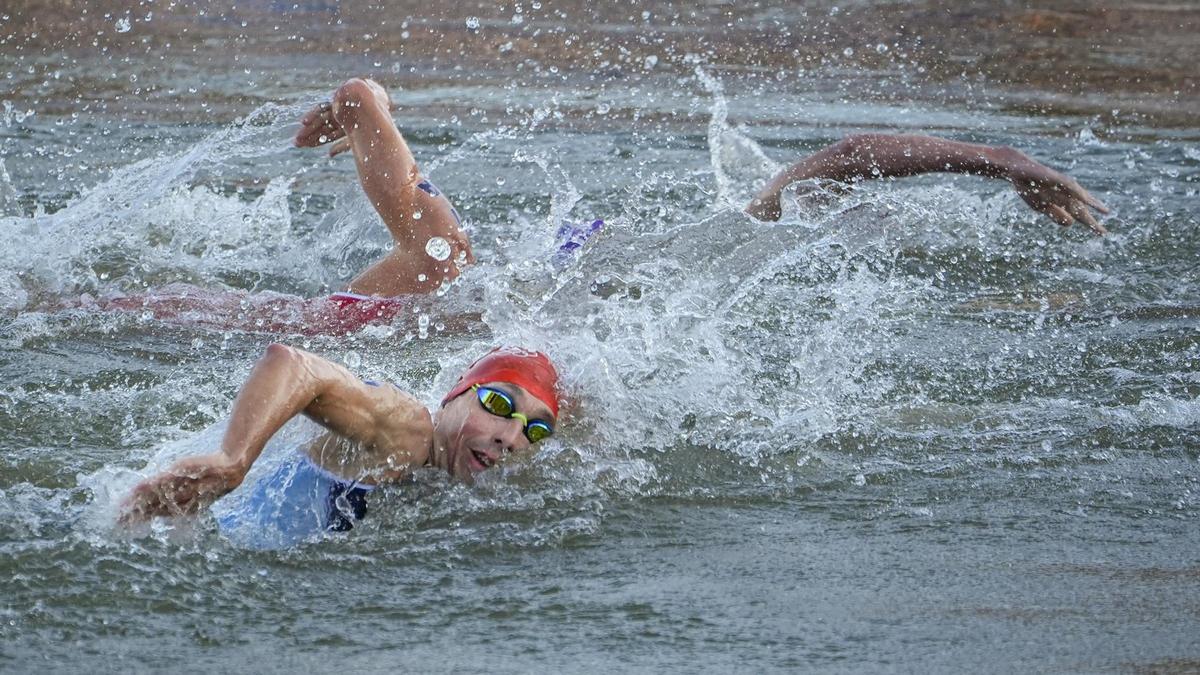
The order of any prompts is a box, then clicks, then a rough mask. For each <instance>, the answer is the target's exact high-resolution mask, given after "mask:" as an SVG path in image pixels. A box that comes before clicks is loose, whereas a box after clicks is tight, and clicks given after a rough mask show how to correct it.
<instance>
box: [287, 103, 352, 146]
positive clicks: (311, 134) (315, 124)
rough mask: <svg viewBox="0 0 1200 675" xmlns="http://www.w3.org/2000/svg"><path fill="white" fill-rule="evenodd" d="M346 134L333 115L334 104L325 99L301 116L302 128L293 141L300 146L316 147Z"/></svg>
mask: <svg viewBox="0 0 1200 675" xmlns="http://www.w3.org/2000/svg"><path fill="white" fill-rule="evenodd" d="M345 135H346V132H345V131H344V130H343V129H342V126H341V125H340V124H338V121H337V119H336V118H334V116H333V104H332V103H329V102H328V101H325V102H323V103H319V104H317V105H315V106H313V107H312V109H311V110H309V111H308V112H306V113H304V115H302V116H301V117H300V130H299V131H297V132H296V138H295V139H293V140H292V142H293V143H295V145H296V147H298V148H315V147H317V146H318V145H324V144H326V143H329V142H331V141H336V140H338V139H340V138H343V137H345Z"/></svg>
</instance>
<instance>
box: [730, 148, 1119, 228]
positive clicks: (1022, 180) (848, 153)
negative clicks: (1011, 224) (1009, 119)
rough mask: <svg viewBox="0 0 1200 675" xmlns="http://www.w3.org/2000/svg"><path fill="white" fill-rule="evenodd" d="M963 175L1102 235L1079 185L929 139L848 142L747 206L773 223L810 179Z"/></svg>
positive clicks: (1015, 154) (1005, 151)
mask: <svg viewBox="0 0 1200 675" xmlns="http://www.w3.org/2000/svg"><path fill="white" fill-rule="evenodd" d="M935 172H949V173H964V174H970V175H975V176H983V177H985V178H1003V179H1005V180H1008V181H1010V182H1012V183H1013V186H1014V187H1015V188H1016V190H1017V192H1018V194H1020V195H1021V198H1022V199H1024V200H1025V202H1026V203H1027V204H1029V206H1030V207H1031V208H1033V209H1035V210H1037V211H1039V212H1041V213H1044V214H1046V215H1047V216H1049V217H1050V218H1051V219H1053V220H1054V221H1055V222H1057V223H1059V224H1060V225H1070V224H1071V223H1072V222H1074V221H1076V220H1079V221H1082V222H1083V223H1085V224H1086V225H1088V226H1089V227H1091V228H1092V230H1093V231H1095V232H1096V233H1097V234H1104V233H1105V230H1104V228H1103V227H1101V226H1100V225H1099V223H1097V222H1096V220H1095V218H1094V217H1093V216H1092V214H1091V213H1090V212H1089V211H1088V209H1089V208H1091V209H1095V210H1097V211H1099V212H1101V213H1107V212H1108V209H1107V207H1105V206H1104V204H1103V203H1101V202H1100V201H1099V200H1098V199H1096V198H1095V197H1092V196H1091V195H1090V194H1088V192H1087V191H1086V190H1084V189H1083V188H1082V187H1081V186H1080V185H1079V184H1078V183H1076V182H1075V181H1074V180H1072V179H1071V178H1070V177H1068V176H1065V175H1063V174H1061V173H1059V172H1057V171H1054V170H1053V169H1050V168H1049V167H1046V166H1044V165H1042V164H1040V163H1038V162H1037V161H1035V160H1033V159H1031V158H1030V157H1028V156H1027V155H1025V154H1024V153H1022V152H1020V151H1019V150H1015V149H1013V148H1008V147H1003V146H990V145H978V144H975V143H963V142H960V141H952V140H948V139H945V138H936V137H934V136H920V135H911V134H860V135H855V136H848V137H846V138H844V139H842V140H841V141H838V142H837V143H834V144H833V145H830V146H828V147H826V148H824V149H822V150H820V151H818V152H816V153H814V154H813V155H810V156H809V157H806V158H805V159H803V160H801V161H799V162H797V163H795V164H793V165H792V166H790V167H788V168H787V169H785V170H783V171H781V172H779V173H778V174H777V175H776V176H775V177H774V178H772V179H771V180H770V181H769V182H768V183H767V184H766V185H764V186H763V188H762V189H761V190H760V191H759V192H758V194H757V195H755V197H754V199H753V200H752V201H751V202H750V204H749V205H747V206H746V213H748V214H750V215H751V216H753V217H755V218H758V219H759V220H778V219H779V217H780V215H781V214H782V209H781V205H780V194H781V193H782V192H783V190H784V188H786V187H787V186H789V185H791V184H792V183H796V182H798V181H803V180H809V179H813V178H817V179H828V180H836V181H840V182H846V183H849V182H856V181H860V180H867V179H871V178H897V177H903V176H916V175H919V174H924V173H935Z"/></svg>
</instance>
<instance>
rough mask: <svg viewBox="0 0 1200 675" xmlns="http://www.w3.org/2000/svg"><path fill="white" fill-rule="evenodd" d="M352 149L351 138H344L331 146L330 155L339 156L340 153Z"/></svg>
mask: <svg viewBox="0 0 1200 675" xmlns="http://www.w3.org/2000/svg"><path fill="white" fill-rule="evenodd" d="M349 149H350V139H349V138H342V139H340V140H338V141H337V142H336V143H334V144H333V145H331V146H329V156H330V157H337V156H338V155H340V154H342V153H343V152H346V151H347V150H349Z"/></svg>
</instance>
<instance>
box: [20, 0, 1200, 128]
mask: <svg viewBox="0 0 1200 675" xmlns="http://www.w3.org/2000/svg"><path fill="white" fill-rule="evenodd" d="M9 4H10V5H11V6H9V7H8V8H6V9H4V10H3V12H0V65H3V66H4V68H5V70H6V71H7V73H6V74H7V79H8V82H9V85H10V86H9V90H10V91H9V93H8V94H7V95H6V96H4V97H3V98H4V99H6V100H15V101H18V102H19V101H22V100H35V101H39V102H41V103H44V104H47V105H50V106H51V107H54V106H55V104H56V103H57V104H58V105H67V107H70V106H69V102H71V101H72V100H79V99H81V98H82V99H89V100H101V99H102V98H103V96H104V91H105V90H106V89H107V90H108V91H109V93H110V94H114V95H117V94H119V93H120V91H122V90H126V89H138V90H139V93H141V94H143V95H144V96H143V98H146V99H150V98H153V97H154V95H156V94H162V93H163V92H162V91H160V90H164V89H165V90H170V89H171V86H170V81H171V78H172V77H179V78H181V79H182V80H187V81H188V82H189V84H191V86H192V87H193V88H194V84H192V82H191V80H194V79H195V78H194V75H195V74H196V71H204V72H220V73H222V77H223V78H225V79H226V80H227V82H226V86H224V87H222V88H221V89H223V90H224V91H226V92H244V97H245V98H255V97H256V96H266V97H270V96H271V92H270V89H271V85H272V84H273V83H278V82H279V81H280V80H291V81H292V83H293V85H295V84H296V83H300V84H301V85H303V83H304V82H308V83H309V86H312V87H314V88H325V87H329V86H332V85H334V84H336V82H337V81H340V80H341V79H343V78H344V77H346V76H348V75H352V74H374V75H376V76H379V77H383V78H385V79H386V78H391V79H392V80H393V81H399V82H403V81H405V80H421V81H424V82H428V81H429V80H430V79H431V78H433V79H440V78H448V79H452V80H456V81H468V80H470V79H471V78H472V77H495V76H497V75H507V76H510V77H511V78H513V79H514V80H519V81H522V82H536V81H537V79H538V77H546V76H547V75H549V74H554V75H555V76H560V77H581V76H582V77H588V78H590V79H593V80H594V79H597V78H600V79H604V78H625V77H646V76H648V75H651V74H653V75H656V76H657V75H661V74H663V73H672V72H688V71H691V70H692V69H693V68H694V67H695V66H696V65H699V64H704V65H705V66H706V67H707V68H709V69H711V70H713V71H715V72H722V71H728V72H733V73H739V72H745V73H753V74H758V75H761V76H764V77H765V76H767V75H771V74H780V79H781V80H782V79H784V78H783V75H784V74H786V75H788V76H796V74H800V75H801V76H804V77H808V78H812V79H816V80H820V79H822V78H835V79H837V78H840V79H841V80H842V81H843V82H845V87H846V89H847V90H846V91H844V92H843V95H845V96H851V97H853V96H861V97H875V98H879V97H885V98H886V97H891V98H903V97H905V96H914V97H918V98H920V97H926V98H936V99H939V100H941V101H944V102H948V103H955V102H962V103H963V104H965V105H971V104H972V103H976V102H978V101H979V100H980V99H985V100H987V101H988V102H990V103H992V104H999V105H1003V106H1010V107H1012V108H1014V109H1017V110H1028V111H1029V112H1057V113H1067V114H1081V115H1096V116H1100V117H1115V116H1116V115H1117V114H1118V113H1117V112H1114V109H1116V110H1117V111H1118V112H1119V113H1120V114H1123V115H1126V116H1128V115H1129V114H1131V113H1132V114H1134V115H1136V116H1137V117H1139V118H1140V119H1139V120H1138V123H1139V124H1145V125H1150V126H1160V127H1161V126H1165V127H1190V126H1196V122H1197V118H1198V116H1200V93H1198V91H1197V80H1198V79H1200V76H1198V74H1197V70H1196V68H1195V64H1196V63H1197V62H1200V40H1197V39H1196V36H1197V35H1200V30H1198V29H1200V6H1195V5H1190V4H1184V3H1180V2H1156V3H1155V2H1145V3H1136V4H1132V5H1126V4H1121V3H1118V2H1115V1H1114V0H1101V1H1099V2H1080V1H1076V0H1058V1H1055V2H1047V3H1040V5H1041V6H1040V7H1039V8H1038V9H1031V8H1027V7H1023V6H1021V5H1019V4H1018V5H1003V6H1001V5H997V4H995V3H989V2H978V1H976V2H964V3H955V2H947V1H945V0H926V1H923V2H915V3H882V2H881V3H876V4H863V3H842V4H844V5H845V6H841V5H839V3H835V2H828V1H827V2H817V3H806V4H805V5H804V6H799V5H782V6H779V7H761V6H759V7H756V6H752V5H750V4H748V3H717V2H714V3H707V4H703V5H698V6H683V5H680V4H676V3H673V2H665V1H662V0H652V1H649V2H641V3H638V4H637V5H636V6H630V5H618V4H617V3H604V4H601V5H598V6H593V5H591V4H588V3H583V2H549V1H546V2H519V3H516V4H492V5H487V6H479V7H464V6H458V5H450V3H443V4H440V5H436V6H433V7H430V6H428V5H427V4H426V3H420V2H412V1H404V2H391V3H387V4H386V5H381V4H378V3H369V2H354V1H349V2H322V1H312V2H301V3H296V4H292V3H283V2H274V1H272V0H250V1H248V2H237V3H232V2H214V3H200V2H190V1H187V2H174V3H170V4H163V5H160V4H149V3H132V2H82V1H79V0H65V1H59V2H50V1H49V0H29V1H20V0H18V1H17V2H13V3H9ZM85 64H91V66H93V67H96V66H98V65H99V64H102V65H103V66H104V68H106V69H108V70H110V71H111V72H110V74H111V75H113V77H111V78H108V80H109V81H105V78H103V77H101V78H96V77H83V76H81V75H79V73H78V72H77V71H79V70H80V68H81V67H83V66H84V65H85ZM147 71H155V72H156V73H157V74H158V80H157V81H153V80H151V81H143V82H141V83H140V84H139V83H138V82H137V80H136V76H137V75H136V73H137V72H147ZM129 74H133V75H134V77H135V80H133V82H132V84H134V85H135V86H133V87H131V86H130V85H131V81H130V80H129V78H128V76H127V75H129ZM64 77H66V78H68V82H69V81H70V78H72V77H78V78H80V79H81V80H86V82H80V83H79V86H77V87H72V86H68V85H67V84H64V83H63V82H62V80H63V78H64ZM96 80H99V81H98V82H97V81H96ZM880 80H882V83H881V84H880V83H879V82H880ZM872 83H875V84H872ZM981 85H982V86H986V88H987V89H988V92H987V96H986V97H984V96H982V95H981V94H978V93H977V92H974V91H973V90H974V89H975V88H976V87H978V86H981ZM801 86H803V85H801ZM789 88H791V89H793V90H794V89H795V88H796V85H794V84H793V85H789ZM293 90H294V86H293ZM922 92H925V93H922ZM189 93H194V92H188V91H186V90H184V91H174V92H170V94H171V96H173V97H174V99H173V100H188V94H189ZM204 96H211V92H209V93H206V94H203V95H201V96H200V97H197V98H201V97H204ZM117 98H118V99H119V96H117ZM238 98H241V97H239V96H238V95H236V94H235V95H234V99H238ZM110 103H112V104H113V105H115V103H113V102H110ZM136 103H137V102H136V101H132V102H130V105H131V106H132V108H131V110H132V111H133V112H137V106H136ZM225 103H227V104H228V105H226V106H222V105H221V102H219V101H213V108H212V109H211V110H209V111H208V114H209V115H210V116H216V117H217V118H220V117H225V116H230V117H232V116H235V115H237V114H242V113H244V112H245V108H246V105H245V104H246V101H239V100H231V101H226V102H225ZM18 105H20V103H18ZM117 107H120V106H117Z"/></svg>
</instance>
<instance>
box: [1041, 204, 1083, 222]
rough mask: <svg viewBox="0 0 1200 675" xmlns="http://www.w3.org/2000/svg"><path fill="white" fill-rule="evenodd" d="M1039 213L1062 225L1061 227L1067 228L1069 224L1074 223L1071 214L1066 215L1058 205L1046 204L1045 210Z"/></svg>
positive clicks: (1064, 210)
mask: <svg viewBox="0 0 1200 675" xmlns="http://www.w3.org/2000/svg"><path fill="white" fill-rule="evenodd" d="M1041 211H1042V213H1045V214H1046V215H1048V216H1050V218H1051V219H1052V220H1053V221H1054V222H1056V223H1058V224H1059V225H1062V226H1063V227H1068V226H1070V225H1071V223H1073V222H1075V219H1074V218H1073V217H1071V214H1070V213H1067V210H1066V209H1064V208H1063V207H1061V206H1059V205H1058V204H1047V205H1046V208H1044V209H1041Z"/></svg>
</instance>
